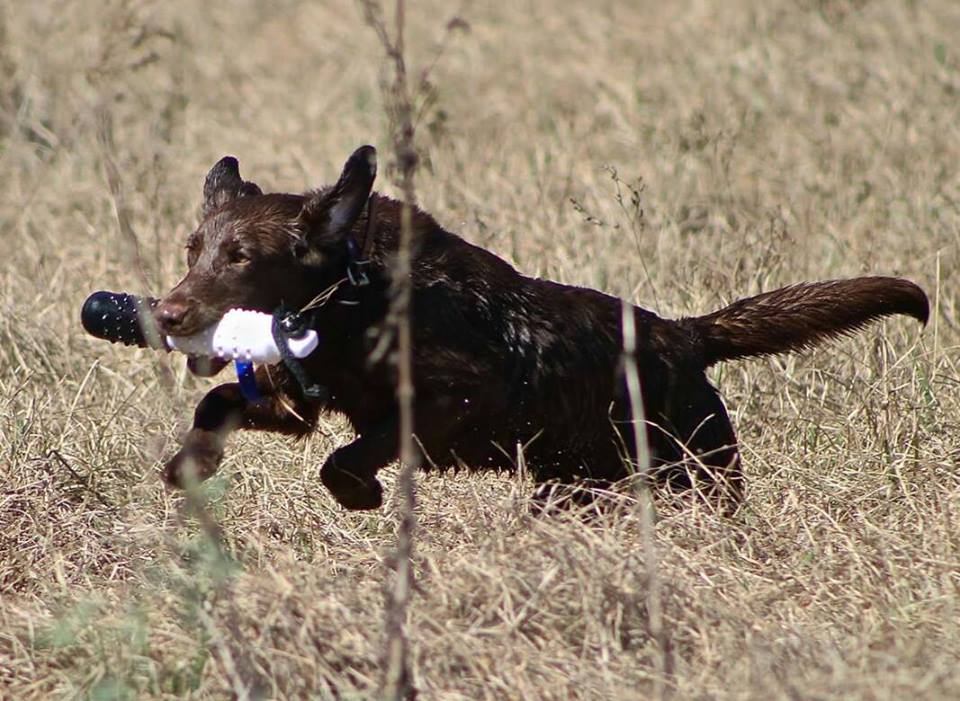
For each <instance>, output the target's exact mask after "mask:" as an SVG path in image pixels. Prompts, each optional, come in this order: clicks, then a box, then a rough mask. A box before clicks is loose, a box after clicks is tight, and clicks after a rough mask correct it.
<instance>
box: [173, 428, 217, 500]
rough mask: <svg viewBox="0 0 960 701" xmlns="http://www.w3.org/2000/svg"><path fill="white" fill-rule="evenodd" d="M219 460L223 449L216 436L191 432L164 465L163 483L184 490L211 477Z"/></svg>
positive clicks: (203, 432) (201, 432)
mask: <svg viewBox="0 0 960 701" xmlns="http://www.w3.org/2000/svg"><path fill="white" fill-rule="evenodd" d="M221 460H223V448H222V446H221V443H220V441H219V440H218V439H217V437H216V436H214V435H213V434H211V433H209V432H206V431H191V432H190V433H188V434H187V437H186V439H185V440H184V441H183V447H181V448H180V450H179V451H178V452H177V454H176V455H174V456H173V457H172V458H170V460H168V461H167V464H166V465H164V467H163V481H164V482H166V483H167V485H169V486H171V487H176V488H178V489H184V488H185V487H187V486H188V485H191V484H196V483H198V482H202V481H203V480H205V479H207V478H208V477H210V476H211V475H213V473H214V472H216V471H217V467H219V466H220V461H221Z"/></svg>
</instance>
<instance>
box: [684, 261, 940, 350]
mask: <svg viewBox="0 0 960 701" xmlns="http://www.w3.org/2000/svg"><path fill="white" fill-rule="evenodd" d="M889 314H907V315H909V316H912V317H913V318H915V319H918V320H919V321H920V322H921V323H923V324H926V323H927V318H928V317H929V316H930V305H929V302H928V301H927V295H926V294H925V293H924V292H923V290H921V289H920V288H919V287H918V286H917V285H915V284H913V283H912V282H909V281H907V280H901V279H899V278H892V277H861V278H854V279H853V280H830V281H827V282H805V283H801V284H799V285H791V286H790V287H784V288H782V289H779V290H774V291H773V292H766V293H764V294H760V295H757V296H756V297H748V298H747V299H741V300H739V301H737V302H734V303H733V304H731V305H730V306H728V307H724V308H723V309H720V310H718V311H715V312H713V313H712V314H707V315H706V316H699V317H694V318H688V319H684V320H683V321H682V322H681V323H684V324H686V325H688V327H692V328H693V329H694V331H695V333H696V334H697V335H698V336H699V338H700V341H701V347H702V350H703V359H704V364H705V366H706V367H709V366H711V365H713V364H714V363H718V362H720V361H721V360H732V359H734V358H745V357H748V356H753V355H771V354H774V353H786V352H789V351H797V350H804V349H807V348H811V347H813V346H815V345H816V344H818V343H820V342H821V341H824V340H826V339H829V338H834V337H836V336H842V335H844V334H848V333H852V332H854V331H856V330H857V329H859V328H861V327H863V326H865V325H866V324H867V323H869V322H870V321H872V320H874V319H878V318H880V317H883V316H887V315H889Z"/></svg>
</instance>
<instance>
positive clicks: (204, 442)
mask: <svg viewBox="0 0 960 701" xmlns="http://www.w3.org/2000/svg"><path fill="white" fill-rule="evenodd" d="M288 379H289V378H287V377H286V373H285V371H283V370H279V371H278V370H277V369H276V368H273V369H272V370H269V369H268V368H266V367H261V368H258V369H257V386H258V388H259V390H260V392H261V395H262V397H261V399H260V401H258V402H250V401H248V400H247V399H246V398H244V396H243V394H242V392H241V391H240V385H239V384H238V383H236V382H231V383H228V384H223V385H220V386H219V387H215V388H214V389H212V390H210V391H209V392H208V393H207V394H206V396H204V398H203V399H202V400H201V401H200V403H199V404H198V405H197V408H196V411H195V412H194V415H193V427H192V428H191V429H190V431H189V432H188V433H187V435H186V436H185V437H184V439H183V444H182V445H181V447H180V450H179V451H178V452H177V454H176V455H174V456H173V457H172V458H170V460H168V461H167V463H166V465H165V466H164V471H163V478H164V480H165V481H166V482H167V484H170V485H171V486H175V487H181V488H182V487H185V486H187V485H188V484H189V483H191V482H195V481H202V480H205V479H206V478H208V477H210V476H211V475H212V474H213V473H214V472H216V470H217V467H218V466H219V465H220V461H221V460H222V459H223V448H224V444H225V443H226V440H227V437H228V436H229V435H230V433H231V432H232V431H234V430H237V429H245V430H253V431H275V432H277V433H285V434H288V435H295V436H303V435H306V434H308V433H310V432H311V431H312V430H313V428H314V426H315V424H316V419H317V415H318V414H319V412H320V408H321V407H320V405H319V404H317V403H315V402H310V401H307V400H306V399H304V398H303V397H302V395H300V394H299V393H298V392H296V391H294V388H293V387H288V386H287V385H288Z"/></svg>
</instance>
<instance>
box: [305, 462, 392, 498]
mask: <svg viewBox="0 0 960 701" xmlns="http://www.w3.org/2000/svg"><path fill="white" fill-rule="evenodd" d="M320 479H321V480H322V481H323V485H324V486H325V487H326V488H327V489H329V490H330V493H331V494H332V495H333V498H334V499H336V500H337V503H338V504H340V505H341V506H342V507H343V508H345V509H350V510H351V511H368V510H371V509H379V508H380V506H381V505H382V504H383V486H382V485H381V484H380V481H379V480H378V479H377V478H376V477H370V478H367V479H364V478H363V477H361V476H359V475H356V474H354V473H353V472H351V471H350V470H346V469H343V468H341V467H338V466H337V463H336V461H335V460H334V459H333V457H332V456H331V457H330V459H328V460H327V462H326V463H325V464H324V466H323V468H322V469H321V470H320Z"/></svg>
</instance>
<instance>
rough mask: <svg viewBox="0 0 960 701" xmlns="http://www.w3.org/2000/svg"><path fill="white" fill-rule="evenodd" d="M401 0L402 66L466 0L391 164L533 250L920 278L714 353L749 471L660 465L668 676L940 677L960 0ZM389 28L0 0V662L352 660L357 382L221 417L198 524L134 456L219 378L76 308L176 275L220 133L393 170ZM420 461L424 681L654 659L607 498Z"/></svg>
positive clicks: (628, 681)
mask: <svg viewBox="0 0 960 701" xmlns="http://www.w3.org/2000/svg"><path fill="white" fill-rule="evenodd" d="M408 9H409V12H408V32H409V36H408V48H409V52H410V60H411V61H412V64H413V67H414V73H413V75H414V77H415V78H417V79H419V78H418V77H419V76H420V71H421V70H422V69H423V68H424V67H425V66H427V65H428V64H431V63H433V62H434V58H435V55H436V51H435V49H436V46H437V42H438V41H439V40H440V39H441V38H442V37H443V36H444V27H445V25H446V23H447V21H448V20H449V19H450V18H451V17H453V16H454V15H455V14H457V13H459V17H461V18H462V19H463V20H464V21H465V23H466V25H467V26H466V27H463V28H461V29H458V30H456V31H455V32H454V33H453V34H452V35H451V36H450V39H449V42H448V43H447V46H446V48H445V50H444V51H443V53H442V55H440V56H439V58H437V60H436V62H435V66H434V69H433V71H432V72H431V73H430V75H429V81H428V84H425V85H419V86H418V90H419V95H420V98H419V100H418V105H419V107H420V110H419V112H420V117H419V123H418V134H417V140H418V141H417V143H418V146H419V148H420V149H421V153H422V155H423V161H422V168H421V170H420V172H419V174H418V180H417V192H418V197H419V200H420V202H421V204H422V206H424V207H425V208H426V209H427V210H429V211H431V212H432V213H434V214H435V215H436V216H437V218H438V219H439V220H440V221H441V223H443V224H444V225H446V226H447V228H449V229H451V230H453V231H457V232H459V233H461V234H462V235H463V236H464V237H466V238H467V239H469V240H470V241H473V242H475V243H478V244H481V245H484V246H486V247H488V248H490V249H492V250H494V251H496V252H497V253H499V254H501V255H503V256H504V257H506V258H507V259H509V260H511V261H512V262H514V263H515V264H516V265H517V266H519V268H520V269H522V270H523V271H525V272H527V273H529V274H535V275H540V276H545V277H550V278H553V279H557V280H560V281H562V282H568V283H574V284H580V285H588V286H592V287H597V288H600V289H603V290H605V291H608V292H611V293H614V294H617V295H620V296H623V297H626V298H628V299H630V300H632V301H635V302H637V303H638V304H641V305H642V306H645V307H647V308H650V309H653V310H655V311H657V312H658V313H660V314H663V315H667V316H678V315H683V314H694V313H703V312H706V311H709V310H712V309H714V308H716V307H717V306H719V305H721V304H723V303H725V302H726V301H729V300H731V299H733V298H735V297H738V296H744V295H747V294H752V293H756V292H758V291H761V290H768V289H773V288H774V287H777V286H780V285H783V284H787V283H791V282H796V281H800V280H813V279H826V278H831V277H845V276H855V275H858V274H864V273H877V274H898V275H903V276H906V277H909V278H911V279H913V280H915V281H917V282H918V283H920V284H921V285H922V286H923V287H924V288H925V289H926V290H927V291H928V292H929V294H930V297H931V303H932V305H933V308H934V310H933V315H932V319H931V323H930V324H929V325H928V326H927V327H926V328H925V329H923V330H922V331H921V329H919V328H918V326H917V325H916V324H915V323H913V322H912V321H910V320H903V319H893V320H889V321H886V322H885V323H882V324H877V325H874V326H872V327H871V328H870V329H868V330H867V331H866V332H864V333H860V334H858V335H857V336H855V337H853V338H850V339H846V340H843V341H841V342H835V343H832V344H828V345H827V346H826V347H824V348H822V349H820V350H818V351H816V352H811V353H808V354H804V355H800V356H794V357H789V358H775V359H767V360H754V361H749V362H741V363H729V364H726V365H724V366H722V367H720V368H718V369H717V370H715V371H714V372H713V377H714V379H715V380H716V381H717V382H718V383H719V385H720V387H721V388H722V391H723V393H724V396H725V398H726V400H727V403H728V406H729V408H730V411H731V414H732V417H733V419H734V422H735V424H736V425H737V427H738V429H739V432H740V437H741V440H742V443H743V452H744V459H745V470H746V473H747V477H748V482H749V484H748V491H747V496H746V506H745V508H744V509H743V511H742V512H741V513H740V514H738V515H737V516H736V517H733V518H729V517H722V516H718V515H716V514H713V513H709V512H708V511H706V510H705V509H703V508H697V507H696V506H695V505H694V506H691V505H690V504H675V503H670V502H668V501H667V500H666V499H663V500H660V501H659V502H658V503H657V521H656V526H655V554H656V557H657V559H658V562H657V571H658V577H659V582H660V588H661V590H662V597H663V601H662V604H663V620H664V630H665V637H666V640H667V641H668V643H669V645H668V648H667V651H666V652H667V655H666V660H667V669H666V674H665V678H664V679H662V681H663V685H662V689H663V693H664V695H666V694H672V695H673V696H674V698H696V699H713V698H736V699H771V698H787V699H810V698H816V699H827V698H866V699H901V698H913V699H919V698H930V699H933V698H960V666H958V662H960V291H958V290H960V49H958V45H957V41H956V40H957V37H958V36H960V3H957V2H955V0H924V1H922V2H911V1H908V0H855V1H854V0H850V1H849V2H847V1H844V0H731V1H730V2H707V1H706V0H681V1H678V2H671V3H665V2H653V1H648V0H633V1H626V0H623V1H620V2H617V1H614V0H604V1H602V2H596V3H586V2H579V3H578V2H565V3H561V2H554V1H551V0H518V1H517V2H503V3H501V2H482V1H479V0H478V1H476V2H472V3H468V4H466V5H464V6H463V7H462V8H460V9H458V8H457V7H455V6H454V5H453V4H451V3H447V2H440V1H439V0H422V1H420V2H411V3H410V4H409V8H408ZM381 66H382V52H381V50H380V47H379V45H378V43H377V39H376V37H375V35H374V33H373V32H372V31H371V30H370V29H369V28H368V27H367V26H366V25H365V24H364V21H363V18H362V15H361V12H360V10H359V8H358V7H357V5H355V4H354V3H352V2H350V1H349V0H333V1H330V2H306V1H300V0H276V1H274V2H266V1H265V0H261V1H257V0H244V1H242V2H236V3H194V2H186V1H184V0H172V1H166V2H159V1H157V2H149V1H148V0H144V1H142V2H138V1H133V0H131V1H129V2H128V1H125V0H123V1H112V2H99V1H96V0H72V1H71V2H67V3H62V2H54V1H53V0H42V1H40V2H29V3H28V2H7V3H3V4H2V5H0V244H2V248H0V250H2V257H0V698H3V699H49V698H89V699H100V700H106V699H173V698H192V699H217V698H228V697H231V696H242V695H243V694H242V687H244V686H246V688H248V689H252V692H251V697H252V698H291V699H293V698H319V699H333V698H340V699H361V698H375V697H376V694H377V688H378V684H379V680H380V674H381V672H380V656H381V653H382V647H383V590H384V581H385V573H386V571H387V570H386V567H387V564H386V560H387V558H388V556H389V554H390V552H391V551H392V549H393V547H394V543H395V533H396V526H397V520H398V519H397V505H396V501H395V500H394V499H393V498H391V499H390V500H389V502H388V504H387V505H386V506H385V507H384V509H383V510H381V511H379V512H373V513H362V514H356V513H347V512H344V511H343V510H342V509H340V508H339V507H338V506H337V505H336V504H335V503H334V501H333V500H332V498H331V497H330V496H329V495H328V494H327V493H326V492H325V490H324V489H323V487H322V485H321V484H320V481H319V468H320V465H321V464H322V461H323V459H324V457H325V456H326V455H327V454H328V453H329V451H330V450H331V449H332V448H333V447H334V446H336V445H339V444H342V443H343V442H345V441H347V440H348V438H349V429H348V427H347V426H346V425H345V423H344V422H343V420H342V419H341V418H340V417H338V416H334V415H331V416H328V417H326V418H325V419H324V420H323V421H322V424H321V428H322V430H321V432H320V433H319V434H317V435H316V436H315V437H314V438H312V439H310V440H308V441H305V442H302V443H299V444H294V443H291V442H289V441H287V440H284V439H280V438H275V437H272V436H267V435H242V436H237V437H236V438H235V439H233V440H232V442H231V447H230V450H229V452H228V457H227V459H226V461H225V464H224V467H223V468H222V471H221V473H220V474H219V475H218V477H217V478H216V479H215V480H213V481H212V482H211V483H209V486H208V487H206V489H205V492H206V497H207V499H208V500H209V515H210V517H212V519H214V520H215V521H216V524H217V527H218V528H219V529H220V530H221V531H222V539H223V543H224V546H225V547H224V548H223V550H222V551H221V550H218V549H217V548H215V547H214V546H213V545H212V543H211V540H210V538H209V537H208V535H207V530H205V529H204V528H203V526H202V524H200V523H198V521H197V519H196V518H194V517H192V516H191V515H190V513H189V512H188V510H187V509H186V508H185V504H184V499H183V496H182V495H180V494H176V493H171V492H169V491H168V490H166V489H165V488H164V487H163V486H162V484H161V482H160V481H159V479H158V469H159V466H160V464H161V461H162V459H163V458H164V457H165V456H168V455H169V454H170V453H171V452H172V451H173V450H174V446H175V443H176V440H177V437H178V435H179V434H180V432H181V431H183V430H184V428H185V427H186V426H187V424H188V421H189V420H190V417H191V414H192V410H193V406H194V405H195V403H196V401H197V400H198V399H199V398H200V397H201V396H202V394H203V393H204V392H205V391H206V390H208V389H209V388H210V387H211V386H212V382H211V381H209V380H208V381H202V380H198V379H196V378H193V377H191V376H189V375H187V374H186V372H185V368H184V367H183V361H182V357H179V356H178V357H173V356H169V357H161V356H160V355H158V354H156V353H152V352H149V351H134V350H131V349H128V348H122V347H113V346H110V345H109V344H106V343H103V342H100V341H97V340H95V339H92V338H90V337H88V336H86V335H85V334H84V333H83V331H82V329H81V328H80V325H79V319H78V315H79V309H80V305H81V303H82V302H83V300H84V298H85V297H86V295H87V294H88V293H89V292H91V291H93V290H95V289H101V288H107V289H115V290H129V291H134V292H152V293H159V292H163V291H165V290H166V289H168V288H169V287H170V286H171V285H172V283H174V282H175V281H176V280H177V279H178V278H179V276H180V275H181V274H182V272H183V270H184V268H185V262H184V252H183V242H184V240H185V236H186V234H187V233H188V232H189V230H190V228H191V227H192V226H193V225H194V223H195V221H196V215H197V210H198V205H199V202H200V194H201V192H200V190H201V184H202V180H203V176H204V175H205V173H206V171H207V169H208V168H209V167H210V165H211V164H212V163H213V162H214V161H215V160H216V159H217V158H219V157H220V156H221V155H224V154H234V155H236V156H237V157H238V158H239V159H240V161H241V168H242V170H243V172H244V174H245V175H247V176H248V177H250V178H252V179H254V180H257V181H258V182H259V183H260V184H261V185H262V186H264V189H267V190H286V191H302V190H304V189H306V188H308V187H312V186H317V185H320V184H323V183H327V182H331V181H332V180H333V179H334V178H335V177H336V175H337V173H338V172H339V167H340V165H341V164H342V163H343V160H344V159H345V157H346V156H347V155H348V154H349V153H350V152H351V150H352V149H353V148H354V147H356V146H357V145H360V144H363V143H374V144H377V145H378V146H380V150H381V154H382V160H383V161H384V163H383V167H382V169H381V181H380V185H379V187H380V189H381V190H385V191H387V192H389V193H392V194H396V193H397V189H396V184H395V182H396V181H395V179H394V176H395V175H396V168H395V167H391V164H390V162H389V161H390V158H389V153H390V145H389V126H388V121H387V118H386V116H385V113H384V108H383V98H382V95H381V90H380V82H379V81H380V76H381V70H382V69H381ZM111 164H112V166H115V168H116V174H117V177H115V178H110V177H108V174H109V173H110V172H111ZM634 190H637V191H638V193H639V206H637V205H636V204H635V202H634V199H633V198H634V196H633V191H634ZM641 210H642V213H641ZM388 473H389V474H388V475H387V477H386V481H387V482H388V491H392V490H390V487H391V486H392V480H393V479H394V478H395V475H396V469H395V468H393V469H391V470H388ZM417 487H418V499H419V504H418V508H417V517H418V520H419V530H418V533H417V542H416V548H415V570H416V581H417V591H416V594H415V596H414V599H413V602H412V605H411V609H410V611H409V617H408V624H407V630H408V633H409V636H410V640H411V643H412V651H413V664H414V669H415V679H416V684H417V687H418V688H419V690H420V694H421V698H424V699H448V700H453V699H463V700H466V699H615V698H616V699H620V698H646V697H649V696H650V695H652V694H654V692H655V691H657V690H658V689H659V688H660V686H659V685H658V684H657V680H656V677H657V674H658V672H657V670H658V665H659V663H658V660H661V659H662V658H661V653H662V650H660V648H658V646H657V645H656V644H655V643H654V641H653V640H652V639H651V637H650V634H649V628H648V624H647V621H648V615H647V610H646V601H647V597H646V591H647V585H648V580H647V575H646V572H647V567H646V561H645V558H646V557H648V553H647V552H646V551H645V548H644V546H643V538H642V535H641V532H640V525H639V519H638V517H637V513H636V510H635V509H633V508H631V507H630V506H629V504H626V505H624V507H623V508H621V509H619V510H616V511H615V512H613V513H610V514H606V515H605V516H603V517H600V518H594V519H588V518H581V517H578V515H577V514H560V515H557V516H554V517H550V518H533V517H531V516H530V515H529V514H528V508H529V494H530V492H531V490H532V486H531V484H529V483H527V482H526V481H524V479H523V478H522V477H518V476H516V475H511V474H467V473H456V474H455V473H449V474H436V473H430V474H421V475H419V476H418V485H417ZM212 527H213V526H211V528H212Z"/></svg>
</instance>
